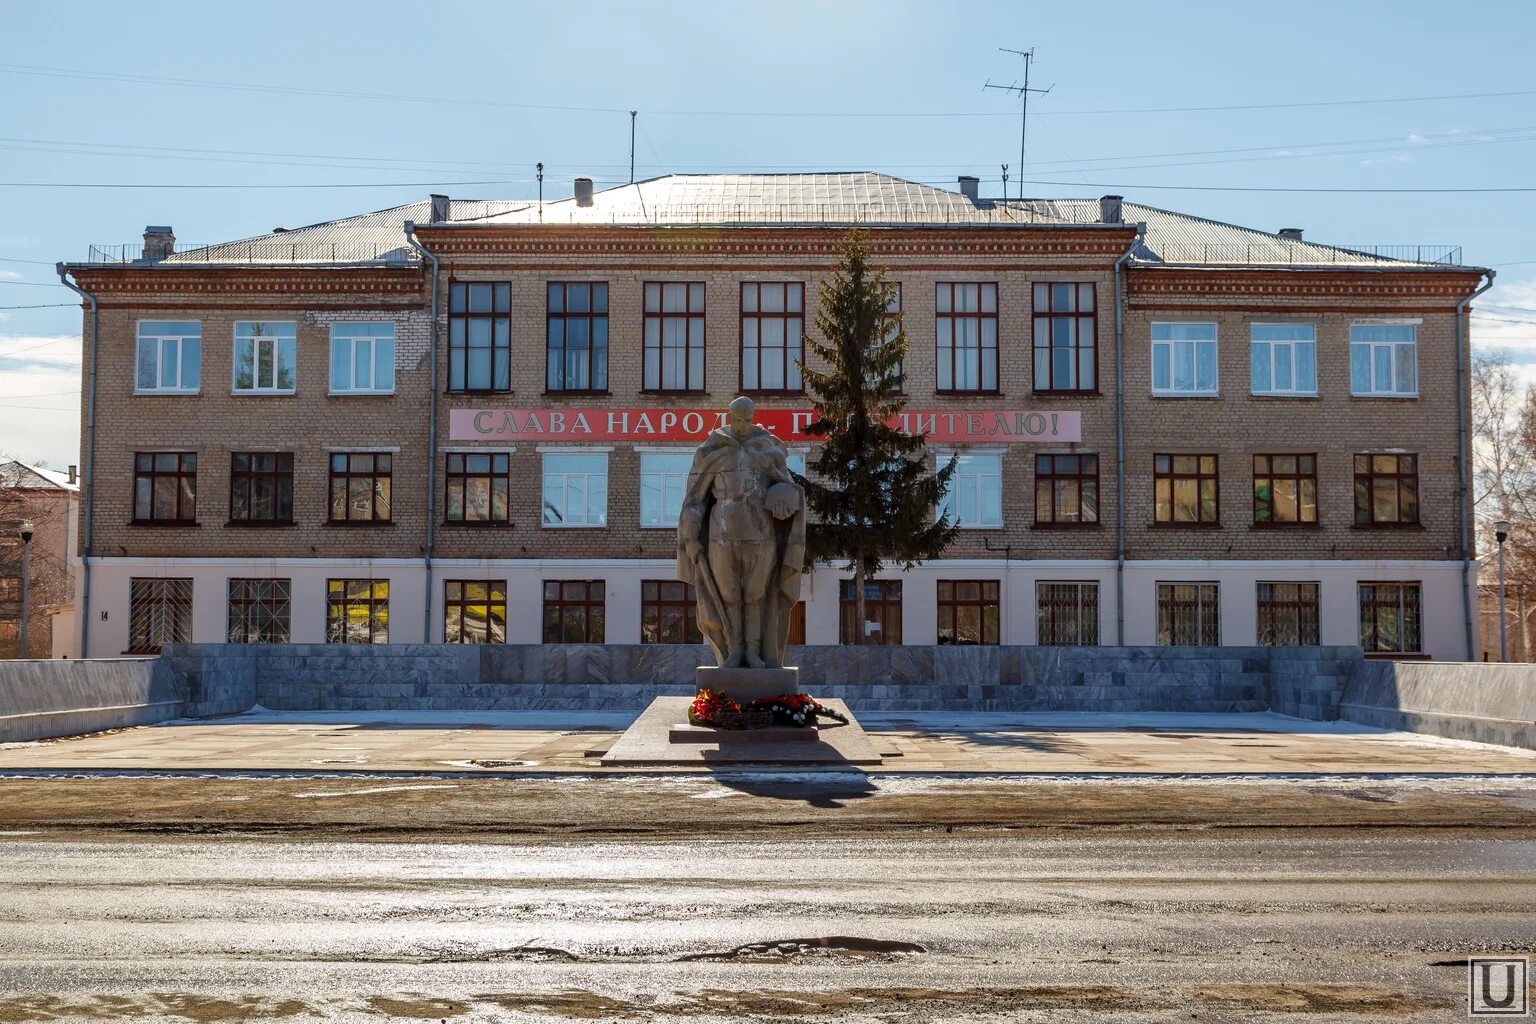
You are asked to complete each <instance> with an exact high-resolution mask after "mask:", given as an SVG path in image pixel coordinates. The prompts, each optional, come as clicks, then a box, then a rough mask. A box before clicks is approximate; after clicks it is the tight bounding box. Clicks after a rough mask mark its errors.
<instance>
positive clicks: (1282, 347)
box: [1248, 324, 1317, 395]
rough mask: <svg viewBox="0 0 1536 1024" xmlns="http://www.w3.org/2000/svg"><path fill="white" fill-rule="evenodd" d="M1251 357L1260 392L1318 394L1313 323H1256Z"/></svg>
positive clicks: (1255, 388)
mask: <svg viewBox="0 0 1536 1024" xmlns="http://www.w3.org/2000/svg"><path fill="white" fill-rule="evenodd" d="M1248 332H1249V349H1248V353H1249V355H1248V358H1249V360H1250V364H1251V366H1250V369H1251V375H1252V381H1253V393H1254V394H1256V395H1315V394H1317V329H1316V328H1314V327H1313V326H1312V325H1311V324H1253V325H1251V326H1250V327H1249V329H1248Z"/></svg>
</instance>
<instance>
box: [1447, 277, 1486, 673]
mask: <svg viewBox="0 0 1536 1024" xmlns="http://www.w3.org/2000/svg"><path fill="white" fill-rule="evenodd" d="M1483 273H1484V274H1486V275H1487V279H1486V281H1485V283H1484V284H1483V286H1482V287H1481V288H1479V289H1478V290H1477V291H1475V292H1473V293H1472V294H1471V295H1468V296H1467V297H1466V298H1464V299H1462V300H1461V301H1460V302H1458V303H1456V462H1457V465H1458V471H1457V473H1456V517H1457V519H1458V520H1459V522H1460V526H1461V529H1460V537H1459V540H1460V543H1461V614H1462V622H1463V625H1464V628H1465V630H1466V639H1467V660H1468V661H1476V660H1477V652H1476V650H1475V649H1474V644H1473V642H1472V637H1473V625H1472V623H1473V619H1472V549H1473V544H1472V501H1471V496H1470V492H1471V489H1472V483H1471V475H1472V465H1471V462H1472V459H1471V454H1472V450H1471V446H1470V442H1469V441H1468V438H1467V366H1468V353H1467V348H1468V345H1467V305H1468V304H1469V303H1470V302H1471V301H1472V300H1473V299H1475V298H1477V297H1478V296H1479V295H1481V294H1483V292H1486V291H1487V290H1488V289H1489V288H1492V287H1493V278H1494V272H1493V271H1492V270H1485V271H1483Z"/></svg>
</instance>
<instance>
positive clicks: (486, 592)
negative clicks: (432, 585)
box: [443, 580, 507, 644]
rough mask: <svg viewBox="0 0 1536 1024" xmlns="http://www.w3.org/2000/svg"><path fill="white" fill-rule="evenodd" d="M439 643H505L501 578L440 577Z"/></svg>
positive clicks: (505, 616)
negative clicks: (440, 612)
mask: <svg viewBox="0 0 1536 1024" xmlns="http://www.w3.org/2000/svg"><path fill="white" fill-rule="evenodd" d="M443 642H444V643H450V644H504V643H506V642H507V585H506V583H505V582H503V581H502V580H444V581H443Z"/></svg>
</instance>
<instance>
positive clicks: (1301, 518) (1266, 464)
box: [1253, 452, 1318, 526]
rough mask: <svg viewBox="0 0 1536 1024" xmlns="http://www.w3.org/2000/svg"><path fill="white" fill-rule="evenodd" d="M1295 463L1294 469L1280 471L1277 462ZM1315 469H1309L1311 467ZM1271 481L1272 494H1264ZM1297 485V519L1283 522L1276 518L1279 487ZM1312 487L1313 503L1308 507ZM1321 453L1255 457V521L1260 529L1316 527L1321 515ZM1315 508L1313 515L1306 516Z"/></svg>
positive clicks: (1269, 454)
mask: <svg viewBox="0 0 1536 1024" xmlns="http://www.w3.org/2000/svg"><path fill="white" fill-rule="evenodd" d="M1278 459H1290V460H1292V467H1293V468H1292V469H1290V470H1285V469H1283V468H1279V467H1278V464H1277V462H1276V460H1278ZM1308 466H1310V467H1311V468H1310V469H1308V468H1307V467H1308ZM1261 481H1268V482H1269V492H1268V495H1267V496H1266V495H1264V494H1263V493H1261V488H1262V487H1263V484H1262V483H1261ZM1280 482H1286V483H1290V484H1292V485H1294V490H1295V495H1296V499H1295V502H1296V518H1295V519H1280V518H1278V517H1277V516H1276V514H1275V513H1276V510H1277V508H1276V503H1275V494H1276V484H1277V483H1280ZM1309 483H1310V484H1311V486H1312V495H1311V497H1312V502H1311V505H1310V506H1309V505H1308V504H1307V500H1306V498H1307V485H1308V484H1309ZM1317 498H1318V487H1317V453H1316V452H1261V453H1258V454H1256V455H1254V457H1253V521H1254V524H1255V525H1258V526H1316V525H1317V522H1318V516H1317ZM1309 507H1310V508H1311V510H1312V514H1311V517H1310V518H1309V517H1308V516H1307V515H1306V512H1307V509H1308V508H1309Z"/></svg>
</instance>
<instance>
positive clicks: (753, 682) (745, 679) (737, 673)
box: [695, 665, 800, 706]
mask: <svg viewBox="0 0 1536 1024" xmlns="http://www.w3.org/2000/svg"><path fill="white" fill-rule="evenodd" d="M695 679H697V681H698V684H699V689H701V690H714V691H716V692H720V691H722V690H723V691H724V692H726V693H728V694H730V695H731V699H732V700H734V701H735V702H736V703H738V704H740V705H742V706H746V705H748V704H750V703H752V702H753V701H755V700H758V699H759V698H762V697H778V696H780V695H781V694H786V693H799V692H800V670H799V669H798V668H740V667H732V668H722V667H719V666H716V665H701V666H700V667H699V668H698V670H697V675H696V676H695Z"/></svg>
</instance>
